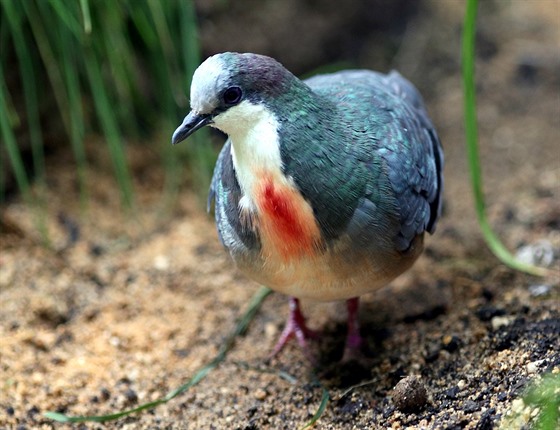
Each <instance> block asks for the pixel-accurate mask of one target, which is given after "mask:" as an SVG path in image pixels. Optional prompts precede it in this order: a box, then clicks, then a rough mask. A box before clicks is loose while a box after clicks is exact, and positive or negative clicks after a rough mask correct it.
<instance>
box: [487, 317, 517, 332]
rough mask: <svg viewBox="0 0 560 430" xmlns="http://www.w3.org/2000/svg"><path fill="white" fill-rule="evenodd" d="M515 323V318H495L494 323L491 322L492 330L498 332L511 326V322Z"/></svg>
mask: <svg viewBox="0 0 560 430" xmlns="http://www.w3.org/2000/svg"><path fill="white" fill-rule="evenodd" d="M512 321H513V318H512V317H510V316H506V317H501V316H500V317H494V318H492V321H491V322H490V324H492V329H493V330H498V329H499V328H501V327H505V326H508V325H510V324H511V322H512Z"/></svg>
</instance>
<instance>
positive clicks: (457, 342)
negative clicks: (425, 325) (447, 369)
mask: <svg viewBox="0 0 560 430" xmlns="http://www.w3.org/2000/svg"><path fill="white" fill-rule="evenodd" d="M441 343H442V346H443V349H445V350H446V351H448V352H454V351H456V350H457V349H458V348H459V346H461V339H459V337H458V336H455V335H453V336H450V335H446V336H443V338H442V340H441Z"/></svg>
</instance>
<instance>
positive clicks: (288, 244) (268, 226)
mask: <svg viewBox="0 0 560 430" xmlns="http://www.w3.org/2000/svg"><path fill="white" fill-rule="evenodd" d="M256 197H257V199H256V203H257V206H258V209H259V216H258V228H259V234H260V237H261V242H262V244H263V251H264V252H265V253H267V254H269V255H270V256H272V255H274V254H276V255H278V256H280V257H281V258H282V259H284V260H290V259H292V258H298V257H302V256H305V255H307V256H311V255H313V254H315V252H316V251H317V249H318V248H319V246H320V242H321V233H320V231H319V227H318V226H317V222H316V221H315V217H314V215H313V210H312V208H311V206H310V205H309V203H308V202H307V201H306V200H305V199H304V198H303V197H302V195H301V194H300V193H299V192H298V191H297V190H296V189H295V188H294V187H292V186H290V185H288V184H285V183H282V182H281V181H274V178H273V177H272V176H270V175H265V176H264V178H263V179H262V181H261V182H260V183H259V185H258V186H257V195H256Z"/></svg>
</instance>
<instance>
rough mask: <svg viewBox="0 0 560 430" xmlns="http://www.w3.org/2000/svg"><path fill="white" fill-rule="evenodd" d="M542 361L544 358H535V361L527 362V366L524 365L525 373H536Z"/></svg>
mask: <svg viewBox="0 0 560 430" xmlns="http://www.w3.org/2000/svg"><path fill="white" fill-rule="evenodd" d="M543 361H544V360H537V361H532V362H530V363H528V364H527V366H526V369H527V373H537V372H538V371H539V367H540V366H541V364H542V363H543Z"/></svg>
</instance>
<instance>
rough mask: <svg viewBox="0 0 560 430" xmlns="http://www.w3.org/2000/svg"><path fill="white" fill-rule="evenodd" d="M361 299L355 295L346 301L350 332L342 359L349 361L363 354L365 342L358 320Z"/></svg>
mask: <svg viewBox="0 0 560 430" xmlns="http://www.w3.org/2000/svg"><path fill="white" fill-rule="evenodd" d="M359 301H360V299H359V298H358V297H354V298H352V299H348V300H347V301H346V306H347V308H348V334H347V335H346V345H345V346H344V355H343V356H342V361H348V360H351V359H354V358H358V357H360V356H361V347H362V344H363V342H364V340H363V339H362V336H361V335H360V322H359V321H358V306H359Z"/></svg>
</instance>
